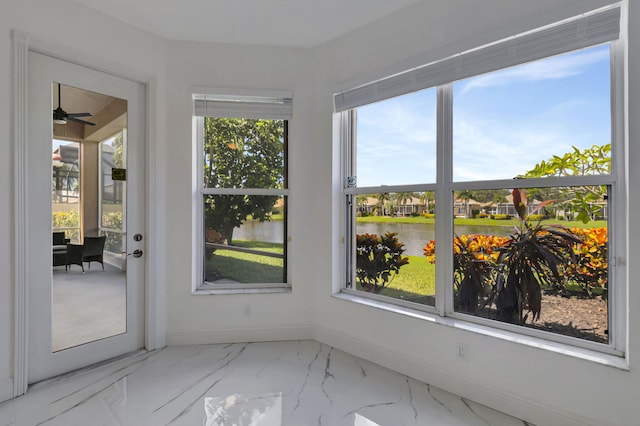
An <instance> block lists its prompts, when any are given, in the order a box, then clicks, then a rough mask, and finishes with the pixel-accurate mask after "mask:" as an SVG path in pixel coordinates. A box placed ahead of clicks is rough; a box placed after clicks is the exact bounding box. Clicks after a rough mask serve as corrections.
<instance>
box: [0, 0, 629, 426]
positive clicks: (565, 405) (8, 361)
mask: <svg viewBox="0 0 640 426" xmlns="http://www.w3.org/2000/svg"><path fill="white" fill-rule="evenodd" d="M607 2H608V0H541V1H536V2H532V1H524V0H523V1H511V0H485V1H479V0H474V1H470V0H448V1H443V2H442V3H443V5H440V6H438V5H434V4H433V2H426V1H425V2H421V3H419V4H417V5H415V6H412V7H410V8H408V9H405V10H402V11H400V12H398V13H397V14H395V15H393V16H391V17H389V18H387V19H385V20H383V21H381V22H378V23H376V24H374V25H370V26H367V27H365V28H363V29H361V30H359V31H356V32H354V33H352V34H349V35H347V36H345V37H342V38H340V39H338V40H336V41H335V42H332V43H329V44H327V45H325V46H323V47H321V48H319V49H313V50H304V49H273V48H263V47H238V46H228V45H207V44H199V43H186V42H184V43H177V42H166V43H165V42H162V41H159V40H156V39H154V38H153V37H151V36H149V35H146V34H145V33H143V32H140V31H137V30H133V29H131V28H130V27H128V26H126V25H124V24H122V23H120V22H118V21H115V20H111V19H108V18H106V17H102V16H100V15H99V14H96V13H93V12H92V11H90V10H88V9H85V8H83V7H82V6H80V5H78V4H76V3H73V2H71V1H68V0H59V1H56V2H50V1H46V0H11V1H10V2H8V3H9V4H7V5H5V4H3V10H2V14H0V34H2V36H1V37H0V144H1V145H0V148H1V151H0V152H3V153H4V155H2V156H0V235H4V236H5V241H6V240H7V239H8V238H9V236H10V235H11V229H12V222H11V220H12V218H11V215H12V205H13V202H12V197H13V193H12V157H11V154H10V153H11V147H12V145H11V139H10V127H11V126H10V116H11V110H10V107H11V104H10V99H11V98H10V93H11V91H10V87H11V86H10V84H11V80H10V70H11V62H10V57H11V56H10V52H11V49H10V47H11V45H10V38H9V29H10V28H18V29H20V30H23V31H25V32H27V33H29V34H31V35H32V37H34V38H37V39H38V40H40V41H43V42H48V43H50V44H51V46H52V49H58V50H60V51H64V52H67V53H68V54H69V55H71V56H73V55H78V56H80V57H86V58H92V59H91V60H90V62H93V63H95V65H97V66H100V65H101V64H103V63H104V64H105V66H107V67H108V66H109V65H112V64H114V63H115V64H123V65H124V66H126V67H128V68H130V69H132V70H134V71H135V72H137V73H141V74H147V73H148V74H151V75H152V76H154V77H155V78H156V79H157V89H158V90H157V93H156V95H157V96H156V98H155V99H154V100H153V101H152V103H151V108H152V110H155V112H156V116H157V118H158V121H157V124H156V125H155V127H153V128H152V129H151V130H152V131H153V132H154V135H153V144H154V147H155V151H154V153H155V161H156V162H157V165H158V168H157V171H158V173H157V175H156V176H155V183H156V184H157V187H158V191H157V193H156V194H155V196H156V197H157V200H158V203H157V206H152V209H154V211H153V214H155V216H156V218H157V222H156V223H157V225H158V226H157V229H155V230H153V231H152V235H150V236H149V237H150V239H155V241H154V243H155V244H156V245H157V246H158V247H159V248H161V250H160V251H159V252H158V253H157V255H158V259H159V262H158V264H157V265H156V266H157V268H156V270H155V271H154V272H155V275H156V282H155V283H154V285H157V286H159V287H160V289H161V290H162V288H164V285H165V283H166V291H167V294H166V296H167V300H168V304H167V305H168V306H167V318H166V327H165V324H164V318H160V320H161V323H160V324H159V325H160V327H159V334H160V335H159V336H158V337H159V338H160V339H164V332H165V331H166V337H167V342H168V343H169V344H180V343H209V342H221V341H224V342H230V341H242V340H244V341H246V340H268V339H281V338H305V337H316V338H317V339H319V340H321V341H325V342H327V343H330V344H333V345H335V346H337V347H339V348H341V349H345V350H347V351H350V352H353V353H355V354H357V355H360V356H363V357H365V358H368V359H371V360H373V361H376V362H379V363H381V364H383V365H386V366H389V367H391V368H394V369H396V370H399V371H402V372H405V373H408V374H410V375H412V376H414V377H416V378H418V379H422V380H425V381H428V382H430V383H433V384H435V385H438V386H441V387H443V388H445V389H449V390H452V391H454V392H457V393H459V394H461V395H463V396H466V397H469V398H472V399H474V400H477V401H480V402H484V403H487V404H490V405H493V406H494V407H495V408H498V409H500V410H503V411H506V412H510V413H513V414H516V415H519V416H521V417H523V418H526V419H528V420H530V421H533V422H534V423H537V424H562V422H564V423H566V424H581V423H582V424H597V425H606V424H634V423H637V418H639V414H640V412H639V408H637V403H636V401H638V400H640V379H639V378H638V374H637V372H636V371H635V370H636V369H637V368H638V363H637V361H636V360H635V354H636V352H637V351H638V350H640V341H639V339H638V338H637V337H635V336H637V335H638V331H637V327H638V326H637V325H635V324H638V323H639V321H640V312H639V311H631V312H630V317H629V324H630V330H629V335H630V339H629V354H630V355H629V359H630V363H631V371H630V372H625V371H621V370H616V369H613V368H610V367H604V366H600V365H597V364H594V363H592V362H588V361H582V360H577V359H575V358H572V357H568V356H562V355H558V354H555V353H550V352H547V351H544V350H538V349H533V348H531V347H528V346H523V345H520V344H515V343H510V342H507V341H504V340H498V339H494V338H489V337H484V336H480V335H478V334H473V333H469V332H465V331H462V330H458V329H454V328H450V327H445V326H442V325H436V324H432V323H428V322H425V321H423V320H418V319H412V318H407V317H404V316H401V315H397V314H392V313H388V312H384V311H380V310H375V309H373V308H369V307H365V306H362V305H356V304H353V303H349V302H346V301H343V300H337V299H335V298H332V297H331V293H332V288H337V287H338V286H339V285H340V283H341V277H342V272H341V269H340V267H339V265H340V261H341V259H340V237H341V234H340V232H339V229H337V227H336V223H338V219H339V216H340V211H341V206H340V202H339V201H340V200H339V198H338V197H336V194H337V193H338V192H339V188H340V186H341V185H340V182H339V170H338V168H337V153H338V150H337V146H336V145H335V143H334V142H333V141H332V139H333V138H332V94H333V93H334V92H336V91H339V90H340V89H345V88H349V87H352V86H354V85H356V84H359V83H364V82H367V81H370V80H372V79H375V78H380V77H383V76H386V75H388V74H390V73H393V72H399V71H402V70H404V69H407V68H409V67H412V66H417V65H420V64H424V63H427V62H430V61H432V60H435V59H439V58H442V57H445V56H448V55H450V54H454V53H457V52H460V51H462V50H465V49H468V48H472V47H475V46H477V45H479V44H482V43H485V42H488V41H492V40H495V39H499V38H502V37H505V36H509V35H513V34H517V33H519V32H521V31H523V30H527V29H531V28H535V27H537V26H540V25H543V24H546V23H550V22H553V21H556V20H558V19H562V18H565V17H570V16H573V15H575V14H578V13H580V12H582V11H587V10H590V9H592V8H594V7H597V6H599V5H602V4H605V3H607ZM5 3H7V2H5ZM631 17H632V24H635V25H636V26H635V27H633V25H632V37H631V40H632V41H631V43H630V54H629V58H630V72H631V75H639V74H640V42H639V41H636V42H635V43H634V42H633V40H634V38H635V40H640V5H638V4H637V2H636V3H635V4H632V5H631ZM53 41H55V44H54V43H53ZM165 67H166V74H165ZM193 86H210V87H223V88H243V89H244V88H256V89H284V90H293V91H294V120H293V122H292V128H291V134H290V139H291V146H290V155H291V157H290V168H291V170H290V182H291V183H290V187H291V197H290V207H291V210H290V212H291V222H290V231H289V234H290V236H291V237H292V241H291V245H290V249H291V262H290V268H291V274H292V284H293V291H292V292H291V293H290V294H271V295H245V296H238V295H234V296H193V295H191V283H192V278H193V277H192V269H191V256H192V254H193V253H192V242H191V235H192V232H193V223H192V211H191V205H192V199H193V198H192V196H193V194H192V192H191V189H192V174H193V169H192V152H191V143H192V139H191V98H190V95H191V89H192V87H193ZM629 92H630V100H629V113H630V116H631V117H634V116H636V115H638V114H640V87H638V85H636V84H630V87H629ZM638 135H640V123H638V122H637V121H636V120H631V123H630V128H629V137H630V141H631V143H630V157H631V163H632V164H637V163H638V160H640V152H639V149H638V147H637V146H635V144H634V142H635V139H637V137H638ZM639 174H640V170H638V169H637V168H635V169H634V168H631V169H630V178H631V182H637V181H639V179H640V176H638V175H639ZM630 191H631V206H630V208H631V209H632V211H637V209H638V208H640V194H639V193H638V192H639V190H638V189H637V188H634V187H633V186H631V188H630ZM309 224H312V225H309ZM639 237H640V225H639V224H634V223H631V229H630V238H629V241H630V253H631V255H630V259H632V258H633V257H634V256H636V255H637V254H638V253H640V238H639ZM11 262H12V247H11V246H10V245H9V244H6V243H5V244H4V245H0V397H1V396H3V395H2V389H3V384H6V383H9V380H10V378H11V376H12V368H13V367H12V352H13V348H12V339H11V333H12V327H13V324H12V315H13V311H12V305H13V303H12V297H13V296H12V293H11V288H12V283H13V281H12V280H13V275H12V263H11ZM629 263H630V267H629V268H630V269H629V270H630V276H631V285H630V292H629V302H630V305H631V306H640V292H639V290H638V289H637V288H636V287H637V286H635V279H634V277H635V276H637V275H638V272H640V271H639V270H638V268H640V266H639V265H637V264H633V263H632V262H629ZM163 296H164V293H162V292H161V294H160V296H159V300H157V303H158V304H159V305H160V306H162V305H163V303H164V302H163V300H164V299H163ZM246 304H248V305H250V306H251V308H252V315H251V316H250V317H246V316H244V315H243V308H244V305H246ZM460 341H462V342H466V343H468V344H469V346H470V349H471V356H470V360H469V362H467V363H460V362H457V361H455V360H454V359H453V354H454V347H455V343H456V342H460Z"/></svg>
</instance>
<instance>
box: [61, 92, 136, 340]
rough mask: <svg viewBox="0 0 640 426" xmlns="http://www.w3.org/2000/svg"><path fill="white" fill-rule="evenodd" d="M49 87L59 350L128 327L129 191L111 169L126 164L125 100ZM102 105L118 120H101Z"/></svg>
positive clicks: (123, 331)
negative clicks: (125, 229) (126, 202)
mask: <svg viewBox="0 0 640 426" xmlns="http://www.w3.org/2000/svg"><path fill="white" fill-rule="evenodd" d="M58 89H60V91H58ZM52 92H53V94H54V96H53V105H52V107H53V109H54V110H57V113H56V112H54V124H53V135H54V140H53V156H52V157H53V158H52V159H53V183H52V187H53V192H52V207H53V208H52V210H53V231H54V234H53V240H54V245H53V271H52V278H53V279H52V292H51V300H52V306H51V315H52V318H51V332H52V336H51V351H52V352H57V351H61V350H64V349H69V348H72V347H74V346H78V345H82V344H86V343H89V342H94V341H96V340H100V339H104V338H107V337H111V336H115V335H118V334H122V333H125V332H126V331H127V309H126V308H127V282H126V272H125V271H126V263H125V261H126V258H125V257H123V255H122V252H123V251H125V249H126V247H124V246H123V243H122V230H123V222H124V217H125V206H124V199H125V195H124V194H125V192H126V190H125V182H124V181H120V182H114V181H113V180H112V179H111V168H112V167H122V168H125V167H126V164H125V161H124V160H125V159H124V157H125V153H126V141H125V140H124V139H125V136H124V135H126V130H125V129H126V125H127V124H126V122H127V102H126V101H125V100H123V99H117V98H114V97H111V96H107V95H104V94H100V93H95V92H89V91H86V90H82V89H79V88H76V87H71V86H65V85H60V86H59V85H58V84H57V83H54V84H53V87H52ZM58 94H59V95H58ZM58 108H59V110H58ZM103 110H106V111H108V112H109V116H110V117H117V118H115V119H113V120H110V121H109V122H108V123H106V122H102V121H101V120H99V119H97V117H96V116H97V115H98V114H100V112H101V111H103ZM56 114H57V115H56ZM91 123H92V124H93V125H92V124H91ZM114 131H118V133H117V135H116V136H115V137H112V138H110V139H109V140H107V141H106V142H102V143H101V139H100V138H101V137H104V135H105V133H106V134H107V135H111V134H113V132H114ZM100 135H103V136H100ZM61 139H65V141H62V140H61ZM68 140H71V141H68ZM79 159H82V161H79ZM61 232H62V233H64V234H62V235H61V234H60V233H61Z"/></svg>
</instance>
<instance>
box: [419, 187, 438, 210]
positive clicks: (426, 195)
mask: <svg viewBox="0 0 640 426" xmlns="http://www.w3.org/2000/svg"><path fill="white" fill-rule="evenodd" d="M419 195H420V202H422V203H424V205H425V208H426V212H427V213H433V201H434V199H435V198H434V195H433V192H432V191H426V192H421V193H420V194H419Z"/></svg>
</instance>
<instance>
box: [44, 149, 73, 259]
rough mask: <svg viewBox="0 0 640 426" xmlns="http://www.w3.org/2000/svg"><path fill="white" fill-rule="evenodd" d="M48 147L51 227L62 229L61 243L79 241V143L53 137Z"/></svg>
mask: <svg viewBox="0 0 640 426" xmlns="http://www.w3.org/2000/svg"><path fill="white" fill-rule="evenodd" d="M52 147H53V152H52V154H51V157H52V165H53V166H52V170H53V173H52V178H51V190H52V200H53V202H52V205H51V207H52V218H51V219H52V225H53V231H54V232H64V234H65V237H64V238H63V239H62V244H66V242H65V239H68V240H69V241H67V242H74V243H77V242H79V241H80V156H79V150H80V145H79V144H78V143H76V142H68V141H62V140H56V139H54V140H53V143H52ZM58 245H59V244H58ZM54 263H55V260H54Z"/></svg>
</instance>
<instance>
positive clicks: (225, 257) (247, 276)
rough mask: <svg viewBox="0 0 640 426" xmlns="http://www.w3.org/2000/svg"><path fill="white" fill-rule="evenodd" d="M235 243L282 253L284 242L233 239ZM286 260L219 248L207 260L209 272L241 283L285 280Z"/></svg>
mask: <svg viewBox="0 0 640 426" xmlns="http://www.w3.org/2000/svg"><path fill="white" fill-rule="evenodd" d="M233 245H235V246H239V247H245V248H250V249H254V250H260V251H268V252H272V253H282V252H283V247H282V244H277V243H265V242H262V241H233ZM283 265H284V261H283V259H278V258H275V257H269V256H260V255H257V254H251V253H242V252H238V251H232V250H224V249H218V250H216V251H215V253H214V254H213V256H211V258H210V259H208V260H207V262H206V270H207V272H210V271H215V273H216V275H217V276H220V277H224V278H226V279H230V280H233V281H237V282H240V283H281V282H284V280H285V278H284V266H283Z"/></svg>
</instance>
